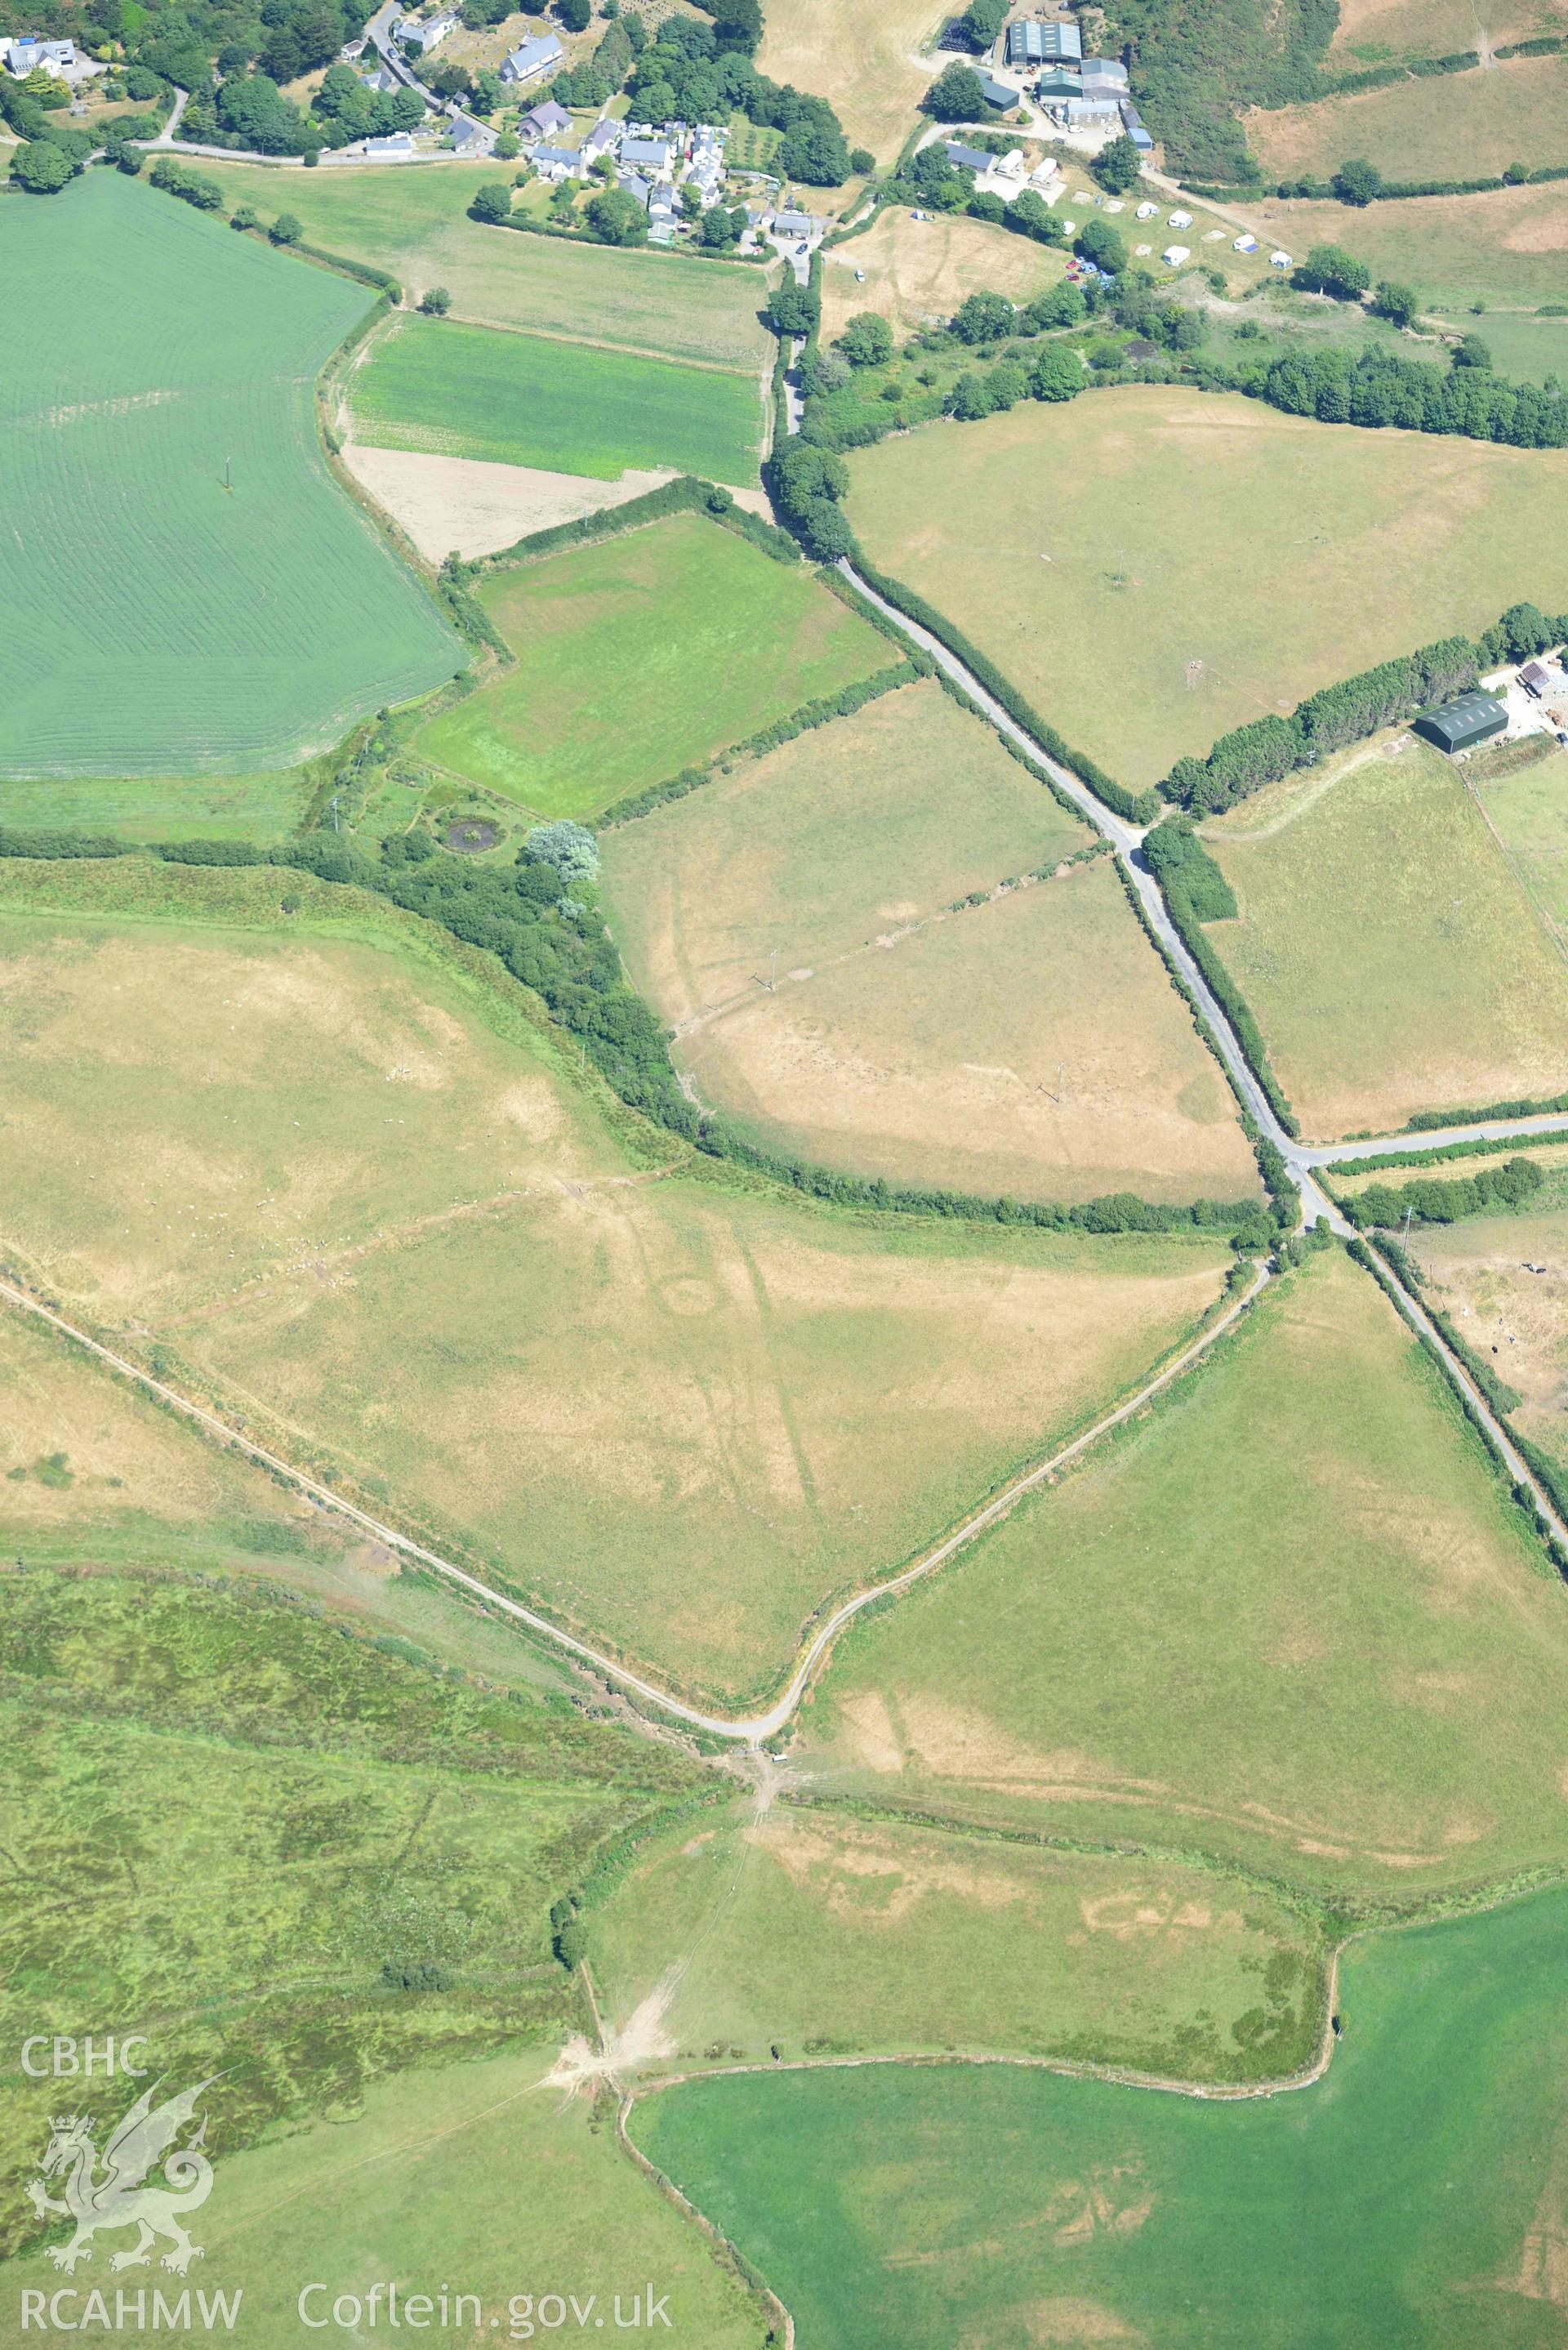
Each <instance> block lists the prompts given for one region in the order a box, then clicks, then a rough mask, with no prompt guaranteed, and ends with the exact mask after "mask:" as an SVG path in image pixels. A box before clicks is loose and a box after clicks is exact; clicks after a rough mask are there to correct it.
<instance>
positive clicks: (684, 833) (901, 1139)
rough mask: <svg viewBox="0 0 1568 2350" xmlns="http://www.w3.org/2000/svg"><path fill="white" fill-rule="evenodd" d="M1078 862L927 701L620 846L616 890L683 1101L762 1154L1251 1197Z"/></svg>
mask: <svg viewBox="0 0 1568 2350" xmlns="http://www.w3.org/2000/svg"><path fill="white" fill-rule="evenodd" d="M1090 837H1091V836H1090V834H1089V832H1088V830H1087V827H1085V826H1084V825H1082V824H1081V823H1079V821H1078V820H1077V819H1076V818H1075V816H1068V815H1065V814H1064V812H1063V811H1062V809H1061V808H1060V807H1059V806H1058V805H1057V804H1056V802H1055V801H1054V800H1053V799H1052V798H1051V796H1050V795H1049V794H1048V793H1047V792H1046V791H1045V790H1044V787H1043V786H1042V785H1040V784H1039V783H1038V782H1037V781H1036V780H1035V779H1034V778H1033V776H1032V775H1030V774H1029V773H1028V771H1027V770H1026V769H1025V768H1023V766H1021V765H1020V764H1018V762H1017V761H1016V760H1014V759H1012V758H1010V757H1009V756H1008V755H1007V754H1006V753H1005V752H1004V751H1003V750H1002V746H1001V744H1000V743H998V742H997V740H996V737H995V736H994V734H993V733H992V730H991V729H990V728H989V727H987V726H984V725H982V724H981V723H980V722H979V721H978V720H976V719H974V718H972V717H971V716H970V715H969V714H968V713H967V712H963V711H961V710H959V709H958V708H956V707H955V706H954V704H953V703H952V702H950V700H949V699H948V697H947V696H946V695H945V694H944V693H943V692H942V691H940V688H939V687H938V686H937V685H936V684H935V683H934V682H930V681H924V682H921V683H920V684H918V685H912V686H906V687H903V688H901V689H900V690H899V691H898V692H897V693H894V694H890V695H886V696H884V697H883V698H882V699H881V700H880V701H878V702H871V703H869V704H868V705H867V708H865V709H864V710H862V711H860V712H857V714H856V715H855V716H854V717H852V718H843V719H838V720H836V721H835V722H834V723H832V724H831V725H828V726H824V727H820V728H818V729H817V730H816V732H815V733H810V734H804V735H801V736H799V737H798V738H797V739H796V740H795V741H794V742H793V743H785V744H784V746H783V747H782V748H781V749H779V750H776V751H774V752H771V753H769V754H767V756H765V757H764V758H762V759H759V760H753V761H747V762H745V763H743V764H741V765H740V766H738V767H737V769H736V770H735V772H734V773H733V774H732V775H728V776H723V777H721V778H719V779H717V780H716V781H714V782H712V783H711V784H709V785H707V786H706V787H705V788H704V789H703V790H701V791H700V792H693V793H691V794H689V795H687V796H686V797H685V798H684V799H680V800H677V801H674V802H671V803H670V804H669V805H667V806H664V807H661V808H659V809H656V810H655V811H654V812H653V813H652V814H651V815H649V816H644V817H641V818H639V819H638V820H637V821H636V822H635V823H631V824H628V825H624V826H622V827H619V828H618V829H617V830H613V831H611V832H610V833H609V834H608V835H607V838H606V841H605V864H604V872H605V882H606V888H607V895H608V902H609V905H610V908H611V911H612V918H613V920H614V925H615V930H616V934H617V936H618V938H619V939H620V940H621V941H622V942H623V950H624V951H625V953H626V955H627V957H628V964H629V967H630V969H631V971H632V972H633V974H634V976H635V977H636V979H637V981H638V983H639V986H641V987H642V989H643V991H644V993H646V994H648V995H649V998H650V999H651V1001H652V1002H653V1003H656V1004H657V1005H658V1007H659V1012H660V1013H661V1014H663V1016H664V1017H665V1019H666V1020H668V1021H669V1022H670V1024H671V1026H672V1027H673V1028H674V1029H675V1031H676V1035H677V1044H676V1053H677V1057H678V1060H679V1062H680V1066H682V1068H684V1069H686V1070H687V1071H689V1073H690V1075H691V1078H692V1081H693V1083H694V1084H695V1086H696V1088H697V1093H698V1097H699V1098H700V1099H701V1100H702V1101H703V1102H705V1103H709V1104H711V1105H712V1106H713V1107H716V1108H720V1109H722V1110H724V1111H726V1112H728V1113H729V1114H730V1115H731V1116H732V1117H733V1118H736V1119H737V1120H738V1121H739V1122H741V1123H742V1124H743V1125H744V1126H745V1127H746V1128H748V1129H749V1130H751V1131H753V1132H754V1133H755V1134H756V1135H757V1136H758V1137H759V1138H760V1139H762V1140H763V1141H764V1142H766V1143H767V1144H768V1145H769V1146H770V1147H771V1148H772V1149H775V1150H778V1151H782V1152H784V1153H785V1154H786V1155H794V1154H801V1155H804V1156H805V1157H807V1158H812V1159H823V1160H826V1161H827V1162H828V1163H830V1164H832V1165H834V1166H840V1167H846V1168H848V1169H849V1170H852V1171H853V1172H855V1173H857V1174H862V1175H867V1176H878V1175H879V1176H883V1177H885V1178H886V1179H887V1180H889V1181H892V1182H898V1183H915V1184H921V1183H924V1184H928V1185H930V1184H935V1185H938V1186H947V1187H950V1188H952V1189H954V1190H958V1191H968V1192H971V1193H979V1194H992V1195H993V1194H995V1193H997V1192H1002V1191H1005V1192H1011V1193H1013V1194H1016V1195H1019V1196H1022V1197H1027V1198H1036V1199H1037V1198H1041V1197H1045V1198H1053V1197H1054V1198H1068V1199H1075V1200H1080V1199H1090V1198H1093V1197H1095V1196H1096V1195H1099V1194H1103V1193H1106V1192H1111V1191H1136V1192H1138V1193H1139V1194H1141V1195H1142V1196H1144V1197H1146V1198H1155V1199H1162V1200H1163V1199H1172V1200H1181V1199H1187V1200H1190V1199H1193V1198H1195V1197H1198V1196H1199V1195H1206V1196H1210V1197H1213V1196H1219V1197H1220V1198H1224V1199H1231V1200H1240V1199H1244V1198H1248V1197H1251V1196H1254V1195H1255V1193H1256V1190H1257V1170H1256V1168H1255V1165H1254V1164H1253V1160H1252V1154H1251V1149H1250V1148H1249V1146H1248V1144H1247V1141H1246V1139H1245V1138H1244V1136H1243V1135H1242V1132H1241V1127H1240V1126H1239V1124H1238V1123H1237V1120H1236V1118H1235V1113H1234V1108H1233V1105H1232V1101H1231V1094H1230V1091H1229V1088H1228V1087H1227V1086H1226V1084H1225V1081H1224V1079H1223V1077H1222V1076H1220V1071H1219V1069H1218V1068H1217V1067H1216V1066H1215V1065H1214V1064H1213V1062H1212V1061H1211V1060H1210V1056H1209V1055H1208V1054H1207V1052H1206V1051H1205V1048H1204V1046H1203V1045H1202V1044H1201V1042H1200V1041H1199V1038H1198V1037H1197V1036H1196V1035H1195V1034H1194V1033H1193V1028H1192V1023H1191V1019H1190V1017H1189V1014H1188V1012H1187V1009H1186V1007H1185V1006H1184V1005H1183V1004H1182V1003H1181V1002H1180V1000H1179V997H1178V996H1177V995H1176V993H1175V992H1174V990H1173V989H1172V988H1171V986H1170V983H1169V982H1168V979H1167V976H1166V974H1165V972H1164V970H1163V968H1162V967H1161V965H1160V963H1159V962H1158V959H1157V958H1156V957H1155V956H1153V955H1152V954H1150V952H1149V951H1148V947H1147V942H1146V941H1145V939H1144V937H1143V935H1142V932H1141V931H1140V930H1139V928H1138V926H1137V921H1136V920H1135V918H1134V916H1133V914H1132V912H1131V910H1130V909H1129V908H1128V906H1127V899H1126V897H1125V896H1124V894H1123V891H1122V889H1121V885H1120V883H1119V881H1118V880H1117V879H1116V874H1115V873H1114V872H1113V871H1112V870H1111V868H1110V867H1109V865H1108V864H1106V863H1098V864H1086V865H1082V866H1078V867H1075V868H1071V869H1070V870H1067V871H1065V872H1063V871H1060V870H1058V865H1059V860H1061V859H1064V858H1070V857H1072V856H1074V855H1075V854H1076V853H1077V852H1078V851H1079V850H1081V849H1082V848H1083V847H1085V844H1086V843H1087V842H1088V841H1089V839H1090ZM1021 876H1023V877H1031V879H1030V880H1029V885H1028V886H1027V887H1024V888H1018V887H1012V888H1009V889H1006V890H1004V891H1003V890H1001V889H1000V888H999V885H1001V884H1002V883H1003V882H1009V881H1016V880H1017V879H1018V878H1019V877H1021ZM992 893H996V894H992ZM976 895H979V896H982V897H983V898H984V900H985V902H984V903H982V904H980V905H972V904H967V903H965V902H964V901H965V900H967V899H970V898H971V896H976Z"/></svg>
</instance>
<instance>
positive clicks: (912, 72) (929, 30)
mask: <svg viewBox="0 0 1568 2350" xmlns="http://www.w3.org/2000/svg"><path fill="white" fill-rule="evenodd" d="M945 22H946V19H945V17H944V16H943V13H942V10H941V8H940V6H934V5H932V0H878V5H877V6H876V7H875V8H867V7H864V6H862V5H858V0H774V6H773V8H772V10H771V11H770V12H769V13H768V15H767V17H766V20H765V30H764V32H763V46H762V47H761V49H760V50H759V52H758V54H757V66H758V69H759V70H760V71H761V72H763V73H765V74H771V75H772V76H773V78H774V80H775V81H787V82H793V83H794V86H795V88H797V89H805V90H810V91H811V93H812V94H813V96H814V97H816V98H826V99H828V100H830V102H831V103H832V105H833V107H834V109H835V111H836V113H837V116H838V119H839V120H840V121H841V122H842V123H843V125H844V131H845V136H846V138H847V140H848V141H849V144H850V145H851V147H868V148H869V149H870V150H871V151H872V153H873V154H874V155H875V156H876V158H877V161H878V162H879V163H889V162H891V161H892V160H893V158H894V156H895V155H896V154H897V153H898V149H899V148H900V147H901V146H902V144H903V142H904V140H905V139H906V138H907V137H908V136H909V132H910V131H911V130H914V129H915V127H916V125H917V123H918V121H919V114H918V112H917V109H918V108H919V103H920V99H921V98H922V96H923V95H924V93H925V92H926V90H927V89H929V87H930V84H931V81H932V79H933V78H934V75H935V73H936V71H937V70H938V69H939V68H940V64H941V63H942V60H941V59H938V60H937V61H936V63H935V64H934V65H932V66H930V67H925V66H922V65H921V63H920V62H919V57H920V52H921V51H922V50H923V49H924V47H925V44H926V43H927V41H928V40H929V39H930V37H931V36H932V35H933V34H935V33H936V32H938V31H939V30H940V27H941V26H942V25H943V24H944V23H945Z"/></svg>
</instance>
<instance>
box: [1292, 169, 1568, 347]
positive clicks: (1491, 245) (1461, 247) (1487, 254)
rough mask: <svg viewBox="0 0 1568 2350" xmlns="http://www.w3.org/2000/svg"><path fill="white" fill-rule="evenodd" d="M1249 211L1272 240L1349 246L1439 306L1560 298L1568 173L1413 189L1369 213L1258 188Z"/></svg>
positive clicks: (1566, 268)
mask: <svg viewBox="0 0 1568 2350" xmlns="http://www.w3.org/2000/svg"><path fill="white" fill-rule="evenodd" d="M1563 160H1564V161H1568V155H1565V156H1564V158H1563ZM1247 213H1248V217H1249V219H1251V220H1252V221H1253V222H1254V223H1255V224H1256V226H1257V230H1258V234H1259V235H1260V237H1262V238H1264V239H1266V240H1267V242H1268V243H1269V244H1282V245H1283V246H1284V248H1285V249H1286V251H1287V252H1289V253H1293V254H1295V255H1298V256H1300V255H1302V254H1304V253H1305V252H1306V251H1307V250H1308V248H1309V247H1310V246H1312V245H1314V244H1345V245H1348V247H1349V248H1350V250H1351V251H1352V252H1353V253H1354V254H1355V255H1356V257H1357V258H1358V259H1359V260H1361V261H1364V262H1365V263H1366V265H1367V267H1368V268H1369V269H1370V270H1371V271H1372V274H1373V276H1374V277H1393V278H1397V279H1398V280H1400V281H1401V282H1402V283H1404V284H1407V285H1412V286H1415V287H1416V288H1417V291H1418V292H1419V293H1420V295H1421V296H1422V297H1423V299H1424V300H1425V301H1426V302H1428V303H1429V304H1431V305H1433V306H1435V307H1442V306H1443V305H1445V304H1446V305H1449V307H1453V308H1455V309H1459V308H1462V307H1466V306H1467V305H1469V304H1470V303H1472V302H1486V303H1489V304H1490V305H1492V306H1493V307H1498V306H1502V307H1506V306H1508V305H1509V304H1511V303H1513V304H1527V305H1529V306H1531V307H1533V306H1534V305H1536V304H1537V303H1541V302H1553V301H1562V300H1563V298H1564V296H1563V285H1564V283H1565V282H1568V279H1565V273H1568V181H1563V180H1555V181H1550V182H1546V183H1545V184H1544V185H1542V186H1541V187H1535V188H1498V189H1495V190H1492V191H1490V192H1489V193H1487V194H1484V195H1479V196H1412V197H1410V198H1408V199H1402V200H1401V201H1400V202H1398V203H1386V204H1369V205H1368V206H1367V207H1366V211H1365V212H1349V211H1347V210H1346V209H1345V205H1343V204H1337V203H1321V204H1320V203H1294V202H1291V203H1282V202H1281V201H1280V200H1279V199H1278V198H1277V197H1272V196H1271V197H1260V198H1259V199H1257V200H1256V201H1255V202H1249V203H1248V206H1247Z"/></svg>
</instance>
